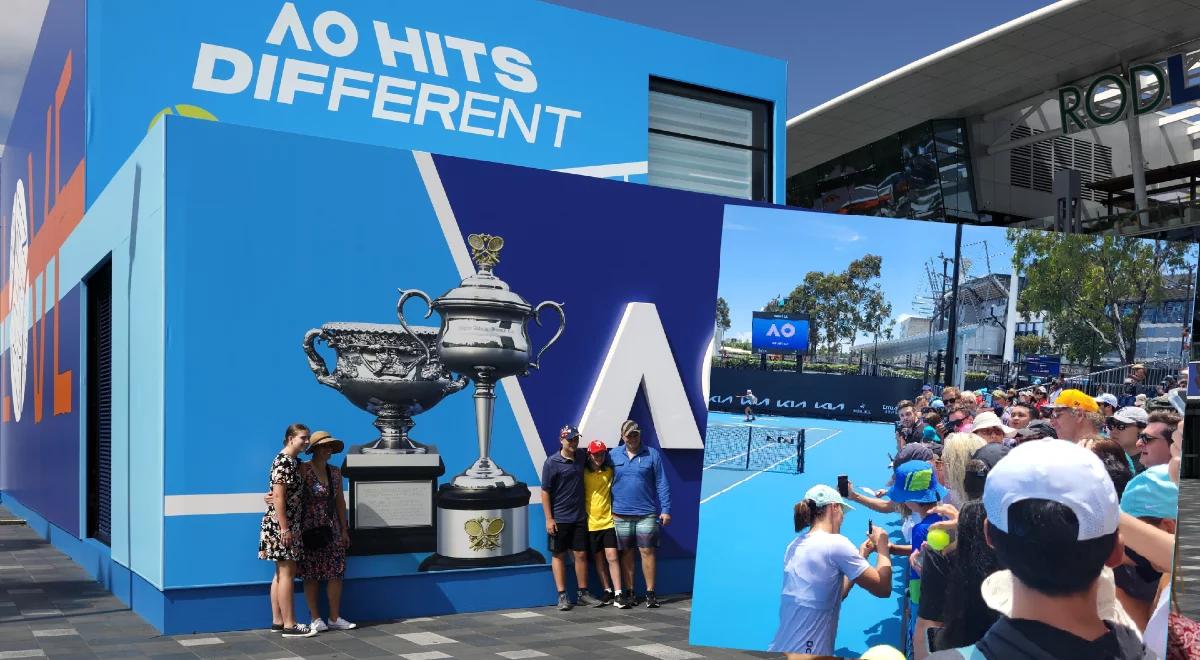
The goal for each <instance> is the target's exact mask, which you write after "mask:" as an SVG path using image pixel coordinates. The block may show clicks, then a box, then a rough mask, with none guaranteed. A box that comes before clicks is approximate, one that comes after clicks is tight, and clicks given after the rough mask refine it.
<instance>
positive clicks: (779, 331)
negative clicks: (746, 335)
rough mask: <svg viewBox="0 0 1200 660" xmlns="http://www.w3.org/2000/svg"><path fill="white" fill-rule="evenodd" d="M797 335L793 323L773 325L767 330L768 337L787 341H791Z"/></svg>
mask: <svg viewBox="0 0 1200 660" xmlns="http://www.w3.org/2000/svg"><path fill="white" fill-rule="evenodd" d="M795 335H796V326H794V325H792V324H791V323H784V324H783V325H775V324H774V323H772V324H771V327H769V328H767V336H768V337H784V338H786V339H791V338H792V337H794V336H795Z"/></svg>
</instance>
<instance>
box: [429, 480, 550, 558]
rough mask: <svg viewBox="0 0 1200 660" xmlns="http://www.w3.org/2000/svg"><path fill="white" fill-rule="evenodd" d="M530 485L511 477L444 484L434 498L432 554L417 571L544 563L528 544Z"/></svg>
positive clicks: (538, 553) (540, 556)
mask: <svg viewBox="0 0 1200 660" xmlns="http://www.w3.org/2000/svg"><path fill="white" fill-rule="evenodd" d="M528 506H529V488H527V487H526V486H525V484H523V483H520V482H516V483H514V484H513V485H511V486H497V487H494V488H462V487H459V486H455V485H454V484H445V485H443V486H442V487H441V489H440V490H439V491H438V497H437V519H438V520H437V525H438V530H437V553H436V554H433V555H430V556H428V557H426V558H425V561H423V562H421V566H420V570H422V571H446V570H454V569H461V568H490V567H495V566H521V565H525V564H544V563H546V558H545V557H543V556H542V553H540V552H538V551H537V550H534V549H533V548H530V547H529V511H528V508H527V507H528Z"/></svg>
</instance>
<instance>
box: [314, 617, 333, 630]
mask: <svg viewBox="0 0 1200 660" xmlns="http://www.w3.org/2000/svg"><path fill="white" fill-rule="evenodd" d="M309 628H312V629H313V630H315V631H317V632H319V633H323V632H325V631H326V630H329V626H327V625H325V619H322V618H320V617H318V618H316V619H313V622H312V624H311V625H310V626H309Z"/></svg>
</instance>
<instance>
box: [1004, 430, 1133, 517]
mask: <svg viewBox="0 0 1200 660" xmlns="http://www.w3.org/2000/svg"><path fill="white" fill-rule="evenodd" d="M1022 500H1050V501H1051V502H1058V503H1060V504H1063V505H1066V507H1067V508H1069V509H1070V510H1071V512H1072V513H1074V514H1075V517H1076V518H1077V519H1078V520H1079V535H1078V537H1077V539H1078V540H1080V541H1088V540H1091V539H1097V538H1100V537H1102V536H1107V535H1109V534H1112V533H1113V532H1115V531H1117V523H1118V522H1119V520H1120V516H1121V508H1120V505H1119V503H1118V502H1117V491H1116V489H1115V488H1113V483H1112V479H1111V478H1109V476H1108V471H1107V470H1105V469H1104V464H1103V463H1101V462H1100V459H1099V457H1097V456H1096V455H1095V454H1093V453H1092V452H1091V451H1090V450H1087V449H1084V448H1083V447H1080V446H1079V445H1077V444H1075V443H1074V442H1063V441H1062V440H1055V439H1046V440H1030V441H1028V442H1024V443H1021V444H1020V445H1018V446H1017V447H1016V448H1014V449H1013V450H1012V451H1010V452H1008V455H1007V456H1005V457H1004V460H1002V461H1000V462H999V463H997V464H996V467H994V468H992V469H991V471H990V472H988V478H987V483H986V484H985V485H984V487H983V508H984V510H985V511H987V517H988V522H990V523H991V524H993V525H995V526H996V528H997V529H999V530H1000V531H1002V532H1008V508H1009V507H1010V506H1012V505H1013V504H1016V503H1017V502H1020V501H1022Z"/></svg>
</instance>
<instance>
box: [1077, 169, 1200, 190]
mask: <svg viewBox="0 0 1200 660" xmlns="http://www.w3.org/2000/svg"><path fill="white" fill-rule="evenodd" d="M1194 176H1200V161H1192V162H1189V163H1181V164H1179V165H1167V166H1166V167H1159V168H1156V169H1153V170H1146V185H1148V186H1152V185H1154V184H1156V183H1166V182H1168V181H1178V180H1180V179H1188V178H1191V177H1194ZM1087 187H1088V188H1091V189H1092V190H1100V191H1102V192H1109V193H1114V194H1116V193H1122V192H1126V191H1129V190H1131V189H1133V175H1131V174H1127V175H1125V176H1118V177H1113V178H1111V179H1105V180H1103V181H1094V182H1092V183H1089V184H1087ZM1150 192H1151V193H1154V192H1159V191H1155V190H1151V191H1150Z"/></svg>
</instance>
